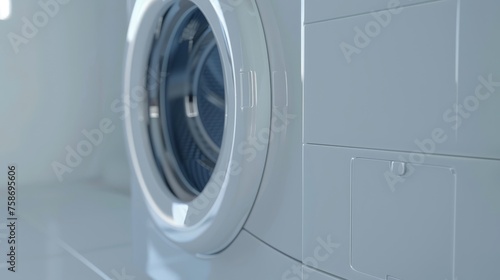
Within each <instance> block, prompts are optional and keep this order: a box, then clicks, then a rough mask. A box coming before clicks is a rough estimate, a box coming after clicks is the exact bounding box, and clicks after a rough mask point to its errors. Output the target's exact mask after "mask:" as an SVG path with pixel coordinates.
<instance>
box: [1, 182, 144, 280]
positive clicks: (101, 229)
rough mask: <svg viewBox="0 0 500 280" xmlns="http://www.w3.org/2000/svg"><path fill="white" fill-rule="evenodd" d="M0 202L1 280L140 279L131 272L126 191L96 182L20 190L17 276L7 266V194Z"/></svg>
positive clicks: (128, 211)
mask: <svg viewBox="0 0 500 280" xmlns="http://www.w3.org/2000/svg"><path fill="white" fill-rule="evenodd" d="M0 198H2V199H1V200H2V201H0V207H1V208H0V209H1V210H0V260H1V262H0V279H2V280H4V279H5V280H10V279H13V280H14V279H22V280H27V279H37V280H44V279H50V280H59V279H65V280H67V279H71V280H80V279H82V280H83V279H85V280H92V279H116V280H133V279H136V280H139V279H140V277H135V276H134V275H133V274H134V273H133V269H132V239H131V220H130V215H131V212H130V211H131V210H130V196H129V194H128V193H127V191H126V188H121V189H120V188H112V187H106V186H103V185H100V184H98V183H86V184H71V185H66V186H57V187H55V186H46V187H36V188H35V187H27V188H25V189H23V188H19V190H18V197H17V209H16V210H17V216H18V221H17V225H16V231H17V236H16V239H17V240H16V249H17V252H16V258H17V259H16V272H15V273H12V272H10V271H8V270H7V268H8V266H9V265H8V264H7V263H6V261H5V260H6V258H7V256H6V254H7V249H8V246H10V245H9V244H7V240H8V239H7V237H8V235H9V233H8V232H7V230H6V225H5V222H6V219H5V215H6V211H5V210H4V209H5V208H6V206H5V204H6V201H4V199H3V198H5V196H4V193H2V195H0ZM4 207H5V208H4Z"/></svg>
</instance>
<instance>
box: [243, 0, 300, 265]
mask: <svg viewBox="0 0 500 280" xmlns="http://www.w3.org/2000/svg"><path fill="white" fill-rule="evenodd" d="M258 5H259V10H260V12H261V16H262V22H263V25H264V31H265V33H266V39H267V44H268V51H269V59H270V61H271V65H270V66H271V72H272V73H274V75H275V79H273V81H272V82H273V98H274V100H273V115H272V118H273V121H272V127H271V131H272V138H271V141H270V142H269V152H268V157H267V163H266V169H265V172H264V177H263V179H262V183H261V186H260V190H259V194H258V196H257V200H256V201H255V204H254V206H253V209H252V212H251V214H250V217H249V218H248V221H247V223H246V224H245V229H247V230H248V231H250V232H251V233H252V234H254V235H256V236H258V237H259V239H261V240H262V241H264V242H265V243H267V244H270V245H271V246H272V247H274V248H276V249H277V250H279V251H281V252H283V253H285V254H287V255H289V256H292V257H293V258H296V259H300V256H301V248H300V244H301V239H302V213H301V211H302V172H301V168H302V90H301V89H302V82H301V76H300V75H301V73H300V32H298V31H299V30H300V28H301V26H300V20H299V19H300V13H301V7H300V2H299V1H288V0H272V1H269V0H263V1H258ZM283 77H286V79H284V78H283Z"/></svg>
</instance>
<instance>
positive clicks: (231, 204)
mask: <svg viewBox="0 0 500 280" xmlns="http://www.w3.org/2000/svg"><path fill="white" fill-rule="evenodd" d="M127 40H128V50H127V64H126V77H125V81H126V84H125V103H126V104H128V106H127V114H126V128H127V137H128V144H129V148H130V156H131V162H132V164H133V168H134V175H135V177H136V179H137V182H138V185H139V186H140V189H141V190H142V193H143V194H144V198H145V200H146V204H147V205H148V207H149V210H150V213H151V216H152V217H153V220H154V221H155V224H156V225H157V226H158V227H159V229H160V230H161V231H162V232H163V233H164V234H165V235H166V236H167V237H168V238H170V239H171V240H172V241H174V242H176V243H177V244H178V245H179V246H181V247H184V248H185V249H186V250H188V251H191V252H193V253H201V254H212V253H216V252H219V251H221V250H223V249H224V248H226V247H227V246H228V244H229V243H230V242H231V241H232V240H233V239H234V237H235V236H236V235H237V233H238V232H239V231H240V230H241V227H242V226H243V223H244V221H245V220H246V218H247V216H248V214H249V212H250V210H251V207H252V205H253V202H254V200H255V197H256V194H257V192H258V188H259V185H260V182H261V179H262V173H263V170H264V167H265V162H266V156H267V142H268V141H267V140H265V141H262V135H268V136H269V132H270V119H271V90H270V75H269V69H268V67H269V66H268V65H269V63H268V57H267V50H266V43H265V39H264V32H263V29H262V24H261V21H260V17H259V14H258V10H257V7H256V5H255V3H254V2H253V1H239V2H235V1H231V3H224V2H223V1H206V0H171V1H168V0H167V1H165V0H144V1H138V2H137V3H136V5H135V7H134V11H133V14H132V18H131V23H130V26H129V32H128V35H127ZM257 139H259V140H260V142H258V141H259V140H257Z"/></svg>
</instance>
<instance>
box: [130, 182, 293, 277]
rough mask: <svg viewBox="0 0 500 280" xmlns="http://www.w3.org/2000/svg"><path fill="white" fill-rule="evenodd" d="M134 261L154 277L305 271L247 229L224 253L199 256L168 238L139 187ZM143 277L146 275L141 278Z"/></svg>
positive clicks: (270, 274)
mask: <svg viewBox="0 0 500 280" xmlns="http://www.w3.org/2000/svg"><path fill="white" fill-rule="evenodd" d="M132 191H133V197H134V200H133V201H132V203H133V209H134V219H133V228H134V264H135V265H136V266H137V267H136V270H138V271H144V272H145V273H146V274H147V276H148V277H150V278H151V279H169V280H170V279H172V280H184V279H186V280H190V279H200V280H201V279H203V280H226V279H228V280H229V279H241V280H255V279H287V276H288V275H291V274H290V272H291V271H295V272H296V271H297V270H298V271H299V275H300V271H301V265H300V263H298V262H297V261H295V260H293V259H290V258H288V257H287V256H285V255H283V254H281V253H279V252H278V251H276V250H274V249H273V248H271V247H269V246H267V245H265V244H264V243H262V242H261V241H260V240H258V239H256V238H255V237H254V236H253V235H251V234H250V233H248V232H247V231H245V230H242V231H241V232H240V233H239V234H238V236H237V237H236V239H235V240H234V242H233V243H231V245H230V246H229V247H228V248H227V249H226V250H224V251H223V252H221V253H219V254H216V255H214V256H211V257H197V256H194V255H192V254H189V253H187V252H186V251H184V250H182V249H180V248H179V247H177V246H175V245H174V244H173V243H172V242H170V241H169V240H167V239H166V238H165V236H164V234H163V233H162V232H161V231H160V229H159V228H158V227H157V226H156V225H155V222H153V221H152V220H151V218H150V217H149V214H148V210H147V209H146V205H145V204H144V201H143V200H141V199H140V195H141V194H140V193H138V191H139V189H138V188H137V187H136V188H133V189H132ZM141 279H142V278H141Z"/></svg>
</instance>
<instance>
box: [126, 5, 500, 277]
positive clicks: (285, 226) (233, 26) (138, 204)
mask: <svg viewBox="0 0 500 280" xmlns="http://www.w3.org/2000/svg"><path fill="white" fill-rule="evenodd" d="M499 8H500V6H499V4H497V2H496V1H495V0H483V1H480V3H479V2H477V1H475V2H474V1H473V0H437V1H436V0H388V1H386V0H376V1H374V0H360V1H351V2H349V3H347V2H345V1H339V0H303V1H288V0H210V1H203V0H138V1H137V2H136V3H135V5H134V9H133V13H132V15H131V20H130V26H129V31H128V34H127V44H128V47H127V58H126V67H125V96H124V98H125V104H127V111H126V114H125V123H126V131H127V135H126V137H127V140H128V146H129V158H130V165H131V176H132V204H133V207H132V209H133V213H132V216H133V222H134V223H133V224H134V257H135V264H136V269H135V273H136V275H140V276H138V277H139V278H140V279H217V280H221V279H243V280H246V279H248V280H250V279H252V280H253V279H282V280H305V279H309V280H339V279H344V280H345V279H348V280H420V279H430V280H445V279H447V280H451V279H453V280H457V279H479V278H480V279H483V278H484V279H496V278H498V273H497V272H496V271H495V264H496V263H499V262H500V254H499V253H498V252H500V247H499V246H500V242H498V241H499V238H500V222H499V221H500V220H499V219H498V217H499V216H500V206H499V205H500V203H499V201H500V188H499V187H498V186H499V183H500V177H499V174H500V172H498V170H500V148H499V147H500V146H499V145H498V143H500V133H499V130H498V126H496V124H498V123H499V122H500V115H499V114H498V113H497V109H496V108H498V107H499V106H500V96H498V93H499V92H500V87H499V85H500V83H499V82H500V56H499V55H498V53H497V50H498V49H499V47H500V36H499V35H500V34H498V32H496V31H495V30H496V29H497V28H498V27H499V26H500V19H499V18H498V17H496V16H495V11H499V10H500V9H499ZM424 19H425V20H424ZM479 19H483V20H479ZM478 42H481V43H478Z"/></svg>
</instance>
